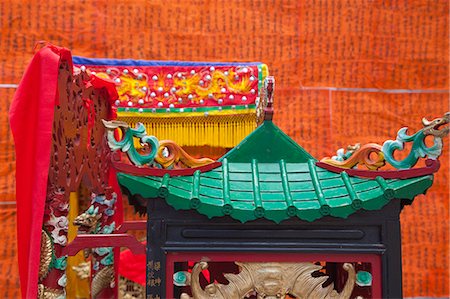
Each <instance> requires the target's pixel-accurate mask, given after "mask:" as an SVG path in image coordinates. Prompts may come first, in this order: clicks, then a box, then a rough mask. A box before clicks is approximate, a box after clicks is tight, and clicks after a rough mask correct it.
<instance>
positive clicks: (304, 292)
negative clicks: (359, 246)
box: [180, 262, 356, 299]
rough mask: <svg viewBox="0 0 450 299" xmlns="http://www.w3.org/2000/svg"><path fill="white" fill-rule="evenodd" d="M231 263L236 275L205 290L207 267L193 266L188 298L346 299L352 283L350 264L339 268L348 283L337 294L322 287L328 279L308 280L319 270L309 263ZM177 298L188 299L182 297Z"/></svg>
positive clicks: (330, 289) (352, 272)
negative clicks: (292, 298) (201, 279)
mask: <svg viewBox="0 0 450 299" xmlns="http://www.w3.org/2000/svg"><path fill="white" fill-rule="evenodd" d="M235 263H236V265H238V266H239V268H240V272H239V273H238V274H224V276H225V278H226V279H227V280H228V281H229V283H228V284H226V285H223V284H220V283H212V284H209V285H207V286H206V287H205V289H202V287H201V286H200V282H199V275H200V273H201V272H202V271H203V270H205V269H207V268H208V263H206V262H200V263H197V264H196V265H195V266H194V268H193V269H192V274H191V291H192V295H193V297H192V298H194V299H207V298H209V299H211V298H224V299H225V298H226V299H241V298H244V297H245V296H247V295H248V294H249V293H253V292H256V295H257V298H258V299H262V298H267V299H280V298H286V296H287V295H288V294H289V295H293V296H295V297H297V298H310V299H316V298H317V299H319V298H320V299H330V298H342V299H343V298H350V295H351V293H352V291H353V288H354V286H355V281H356V274H355V269H354V267H353V265H352V264H350V263H345V264H344V265H343V268H344V270H346V271H347V273H348V279H347V282H346V284H345V286H344V288H343V290H342V291H341V293H338V292H337V291H336V290H334V284H330V285H328V286H327V287H323V286H322V285H323V284H324V283H325V281H326V280H327V279H328V276H319V277H314V276H312V274H313V273H314V272H316V271H319V270H321V269H322V266H319V265H315V264H313V263H241V262H235ZM180 298H183V299H187V298H190V297H189V296H188V295H187V294H185V293H183V294H182V295H181V297H180Z"/></svg>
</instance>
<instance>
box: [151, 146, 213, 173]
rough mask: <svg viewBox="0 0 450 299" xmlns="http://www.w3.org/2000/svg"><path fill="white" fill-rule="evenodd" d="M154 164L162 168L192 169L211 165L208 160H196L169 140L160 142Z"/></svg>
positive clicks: (210, 161) (211, 161)
mask: <svg viewBox="0 0 450 299" xmlns="http://www.w3.org/2000/svg"><path fill="white" fill-rule="evenodd" d="M155 161H156V163H158V164H160V165H161V166H162V167H163V168H175V169H177V168H194V167H199V166H203V165H207V164H210V163H213V162H214V160H212V159H209V158H200V159H196V158H193V157H192V156H191V155H189V154H188V153H187V152H186V151H184V150H183V149H182V148H181V146H179V145H178V144H176V143H175V142H173V141H171V140H160V141H159V148H158V151H157V153H156V157H155Z"/></svg>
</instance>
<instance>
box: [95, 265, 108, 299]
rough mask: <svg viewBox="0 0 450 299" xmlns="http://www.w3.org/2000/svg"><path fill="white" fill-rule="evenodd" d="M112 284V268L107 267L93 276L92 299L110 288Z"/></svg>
mask: <svg viewBox="0 0 450 299" xmlns="http://www.w3.org/2000/svg"><path fill="white" fill-rule="evenodd" d="M113 283H114V266H107V267H104V268H103V269H101V270H100V271H98V272H97V274H95V276H94V278H93V279H92V284H91V294H92V298H97V296H98V294H100V292H101V291H102V290H103V289H104V288H109V287H111V284H113Z"/></svg>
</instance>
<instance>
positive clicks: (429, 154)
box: [317, 112, 450, 178]
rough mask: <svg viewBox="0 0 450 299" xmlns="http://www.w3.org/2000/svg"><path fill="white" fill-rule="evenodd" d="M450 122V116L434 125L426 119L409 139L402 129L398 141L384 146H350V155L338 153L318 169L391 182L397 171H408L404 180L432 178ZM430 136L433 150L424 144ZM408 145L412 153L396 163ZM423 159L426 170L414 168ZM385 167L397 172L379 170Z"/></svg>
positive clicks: (321, 163) (405, 128)
mask: <svg viewBox="0 0 450 299" xmlns="http://www.w3.org/2000/svg"><path fill="white" fill-rule="evenodd" d="M449 122H450V112H447V113H445V114H444V116H443V117H441V118H436V119H434V120H432V121H429V120H427V119H426V118H423V119H422V124H423V126H424V127H423V128H422V129H420V130H419V131H417V132H416V133H415V134H413V135H408V134H407V131H408V128H407V127H403V128H401V129H400V130H399V131H398V133H397V138H396V139H395V140H387V141H385V142H384V143H383V145H382V146H381V145H378V144H376V143H368V144H365V145H363V146H361V147H358V148H353V147H352V146H349V147H348V148H347V150H348V151H347V152H345V150H344V149H339V150H338V151H337V155H336V156H333V157H332V158H329V157H326V158H323V159H322V160H320V162H318V163H317V165H319V166H320V167H323V168H326V169H328V170H331V171H334V172H340V171H343V170H346V169H348V170H349V171H348V173H349V174H350V173H352V174H355V175H359V176H363V177H364V176H372V175H371V174H370V172H372V173H373V174H376V175H379V176H381V177H391V178H393V177H395V174H394V172H396V171H397V172H399V171H400V172H401V171H403V173H405V171H409V173H408V174H406V175H404V174H402V178H407V177H414V176H418V175H425V174H430V173H432V172H435V171H437V169H438V168H439V163H438V161H437V160H438V158H439V156H440V155H441V153H442V138H444V137H445V136H447V135H448V134H449V131H450V128H449V127H448V126H446V125H448V123H449ZM444 126H445V127H444ZM427 136H432V138H433V141H432V142H433V144H432V145H431V146H428V145H427V144H426V142H425V139H426V137H427ZM407 143H410V144H411V147H410V151H409V153H408V154H407V156H406V157H405V158H403V159H400V160H397V159H396V158H395V157H394V152H396V151H403V150H404V149H405V145H406V144H407ZM420 158H427V160H426V161H425V162H426V165H427V167H422V168H417V167H414V166H415V165H416V164H417V162H418V160H419V159H420ZM385 164H389V165H391V166H393V167H394V168H396V170H394V171H391V170H386V171H383V170H378V169H379V168H381V167H383V166H384V165H385ZM358 166H365V167H366V168H367V169H368V170H369V171H370V172H368V171H363V170H356V169H357V167H358ZM427 168H428V170H429V171H428V170H427ZM346 171H347V170H346Z"/></svg>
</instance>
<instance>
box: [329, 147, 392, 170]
mask: <svg viewBox="0 0 450 299" xmlns="http://www.w3.org/2000/svg"><path fill="white" fill-rule="evenodd" d="M320 162H324V163H326V164H329V165H333V166H338V167H341V168H354V167H356V166H358V165H363V166H365V167H367V169H369V170H377V169H379V168H381V167H383V166H384V165H385V164H386V162H385V159H384V155H383V152H382V149H381V146H380V145H378V144H376V143H368V144H365V145H363V146H360V144H359V143H357V144H356V145H349V146H348V147H347V151H345V150H344V149H339V150H338V151H337V152H336V156H333V157H331V158H329V157H326V158H323V159H322V160H320Z"/></svg>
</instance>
